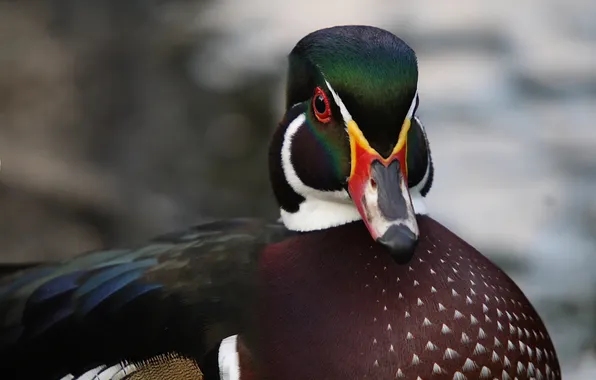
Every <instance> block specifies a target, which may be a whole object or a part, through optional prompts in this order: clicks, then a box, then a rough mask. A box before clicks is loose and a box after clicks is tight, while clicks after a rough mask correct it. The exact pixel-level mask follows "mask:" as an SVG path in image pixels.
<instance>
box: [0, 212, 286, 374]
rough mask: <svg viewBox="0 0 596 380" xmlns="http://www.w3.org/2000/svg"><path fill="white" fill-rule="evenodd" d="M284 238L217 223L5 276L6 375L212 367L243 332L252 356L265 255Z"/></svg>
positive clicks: (260, 226)
mask: <svg viewBox="0 0 596 380" xmlns="http://www.w3.org/2000/svg"><path fill="white" fill-rule="evenodd" d="M284 233H285V232H284V229H283V228H282V227H280V226H279V225H266V224H264V223H261V222H258V221H255V220H234V221H226V222H215V223H209V224H204V225H200V226H197V227H194V228H192V229H189V230H188V231H185V232H182V233H175V234H169V235H165V236H162V237H160V238H157V239H155V240H153V241H151V242H150V243H149V244H147V245H144V246H141V247H138V248H136V249H123V250H109V251H99V252H92V253H89V254H85V255H82V256H79V257H76V258H75V259H72V260H69V261H64V262H61V263H58V264H55V265H46V266H39V267H36V268H33V269H29V270H26V271H24V272H21V273H18V274H16V275H13V276H9V277H7V278H2V279H0V368H1V369H2V373H3V374H7V373H8V374H15V378H18V379H26V378H35V379H53V378H61V377H62V376H65V375H67V374H73V375H74V376H77V374H82V373H84V372H85V371H88V370H89V369H92V368H96V367H98V368H101V366H103V365H106V366H107V367H110V365H117V364H118V363H122V362H123V361H124V362H130V363H134V362H138V363H142V362H144V361H147V360H148V359H150V358H155V357H161V358H163V357H170V358H174V357H175V358H182V359H184V358H192V359H194V360H196V362H197V363H198V365H199V367H201V368H203V366H205V368H207V367H209V366H208V365H207V364H204V363H203V362H204V361H205V360H206V357H207V356H209V353H210V351H212V350H213V349H214V348H216V347H217V346H218V345H219V343H220V342H221V340H222V339H223V338H226V337H228V336H230V335H234V334H238V333H239V332H242V333H243V339H244V342H245V344H246V346H247V347H249V348H251V349H252V348H253V347H255V346H257V345H258V342H257V339H256V334H255V324H256V318H257V317H256V315H255V314H256V313H255V312H254V311H255V307H254V306H255V305H254V303H255V302H256V301H257V296H258V293H259V292H258V288H257V287H258V261H259V254H260V252H261V250H262V248H263V247H264V246H265V245H267V244H268V243H269V242H272V241H274V240H277V239H279V238H280V237H282V236H283V235H284ZM255 350H257V349H256V348H255ZM3 378H5V377H4V376H3ZM206 379H210V377H209V376H207V375H206Z"/></svg>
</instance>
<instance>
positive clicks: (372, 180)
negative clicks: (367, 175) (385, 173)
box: [370, 178, 377, 190]
mask: <svg viewBox="0 0 596 380" xmlns="http://www.w3.org/2000/svg"><path fill="white" fill-rule="evenodd" d="M370 186H371V187H372V189H373V190H376V189H377V181H375V180H374V179H373V178H371V179H370Z"/></svg>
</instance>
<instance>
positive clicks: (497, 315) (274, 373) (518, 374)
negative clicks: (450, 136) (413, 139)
mask: <svg viewBox="0 0 596 380" xmlns="http://www.w3.org/2000/svg"><path fill="white" fill-rule="evenodd" d="M419 224H420V230H421V240H420V243H419V245H418V247H417V251H416V254H415V255H414V258H413V259H412V261H411V262H410V263H409V264H406V265H398V264H395V263H394V262H393V261H392V260H391V258H390V257H389V255H388V254H387V253H386V252H385V250H384V248H383V247H381V246H379V245H377V244H375V243H374V242H372V240H371V239H370V237H369V235H368V233H367V231H366V229H365V227H364V226H363V224H362V223H352V224H349V225H346V226H342V227H338V228H334V229H330V230H327V231H319V232H314V233H308V234H304V235H300V236H297V237H293V238H291V239H289V240H286V241H284V242H282V243H280V244H277V245H275V246H271V247H270V249H269V250H268V251H267V252H266V253H265V255H264V260H263V270H264V273H265V280H266V291H265V297H266V299H265V308H264V310H263V323H264V325H263V329H264V332H265V336H264V338H265V339H264V350H265V353H266V354H265V358H266V366H265V368H267V369H268V374H269V377H270V378H272V379H274V378H275V379H284V380H293V379H296V380H298V379H300V380H305V379H317V380H324V379H327V380H339V379H366V378H368V379H395V378H397V379H400V378H403V379H424V380H426V379H456V380H457V379H494V378H496V379H514V378H517V379H519V380H521V379H530V378H536V379H560V378H561V375H560V368H559V364H558V360H557V357H556V354H555V351H554V348H553V345H552V342H551V340H550V337H549V335H548V333H547V331H546V329H545V327H544V324H543V323H542V321H541V320H540V317H539V316H538V315H537V314H536V311H535V310H534V308H533V307H532V305H531V304H530V303H529V301H528V300H527V299H526V297H525V296H524V294H523V293H522V292H521V291H520V289H519V288H518V287H517V286H516V285H515V284H514V283H513V282H512V281H511V279H510V278H509V277H508V276H507V275H506V274H504V273H503V272H502V271H501V270H500V269H499V268H497V267H496V266H495V265H493V264H492V263H491V262H490V261H489V260H488V259H486V258H485V257H484V256H482V255H481V254H480V253H479V252H478V251H476V250H475V249H474V248H472V247H471V246H470V245H468V244H467V243H465V242H464V241H463V240H461V239H459V238H458V237H457V236H455V235H454V234H453V233H451V232H450V231H449V230H447V229H446V228H445V227H443V226H442V225H440V224H439V223H437V222H435V221H434V220H432V219H431V218H429V217H420V218H419Z"/></svg>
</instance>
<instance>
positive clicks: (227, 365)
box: [217, 335, 240, 380]
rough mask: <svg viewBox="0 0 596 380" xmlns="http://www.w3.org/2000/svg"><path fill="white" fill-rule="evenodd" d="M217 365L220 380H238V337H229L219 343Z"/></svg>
mask: <svg viewBox="0 0 596 380" xmlns="http://www.w3.org/2000/svg"><path fill="white" fill-rule="evenodd" d="M217 364H218V365H219V378H220V379H221V380H240V358H239V357H238V335H232V336H229V337H227V338H226V339H224V340H222V341H221V344H220V346H219V353H218V356H217Z"/></svg>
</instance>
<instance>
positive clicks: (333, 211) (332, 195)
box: [281, 113, 361, 231]
mask: <svg viewBox="0 0 596 380" xmlns="http://www.w3.org/2000/svg"><path fill="white" fill-rule="evenodd" d="M305 121H306V115H305V114H304V113H302V114H300V115H298V117H296V118H295V119H294V120H292V122H291V123H290V125H288V128H287V129H286V132H285V134H284V139H283V144H282V146H281V166H282V169H283V172H284V176H285V177H286V181H287V182H288V184H289V185H290V187H291V188H292V190H294V191H295V192H296V193H297V194H299V195H301V196H302V197H304V201H303V202H302V203H301V204H300V208H299V209H298V211H296V212H293V213H291V212H287V211H285V210H283V209H282V210H281V220H282V222H283V223H284V225H285V226H286V227H287V228H288V229H290V230H292V231H314V230H321V229H325V228H330V227H335V226H339V225H342V224H346V223H349V222H353V221H356V220H359V219H361V218H360V214H359V213H358V210H356V206H354V204H353V203H352V201H351V199H350V196H349V195H348V192H347V191H345V190H336V191H321V190H317V189H314V188H312V187H310V186H307V185H306V184H304V182H302V180H301V179H300V177H298V174H297V173H296V169H294V165H293V164H292V142H293V139H294V136H295V135H296V133H297V132H298V130H299V129H300V127H301V126H302V125H303V124H304V122H305Z"/></svg>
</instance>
